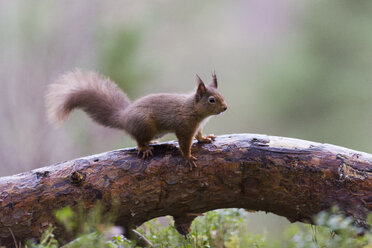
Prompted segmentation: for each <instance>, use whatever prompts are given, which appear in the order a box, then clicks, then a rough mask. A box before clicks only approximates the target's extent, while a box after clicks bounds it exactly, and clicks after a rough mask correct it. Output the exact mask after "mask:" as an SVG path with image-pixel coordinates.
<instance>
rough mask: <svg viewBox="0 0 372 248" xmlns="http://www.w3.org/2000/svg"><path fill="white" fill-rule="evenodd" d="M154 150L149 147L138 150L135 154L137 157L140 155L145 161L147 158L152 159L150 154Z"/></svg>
mask: <svg viewBox="0 0 372 248" xmlns="http://www.w3.org/2000/svg"><path fill="white" fill-rule="evenodd" d="M153 149H154V148H153V147H151V146H147V147H144V148H140V147H139V148H138V152H137V156H140V155H141V153H142V159H146V158H148V157H152V156H153V154H152V150H153Z"/></svg>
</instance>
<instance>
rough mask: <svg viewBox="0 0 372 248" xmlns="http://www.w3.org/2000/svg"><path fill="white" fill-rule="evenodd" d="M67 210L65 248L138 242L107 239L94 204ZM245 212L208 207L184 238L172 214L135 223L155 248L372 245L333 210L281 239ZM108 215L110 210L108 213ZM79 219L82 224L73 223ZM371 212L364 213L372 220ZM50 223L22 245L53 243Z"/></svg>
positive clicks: (62, 218) (63, 213)
mask: <svg viewBox="0 0 372 248" xmlns="http://www.w3.org/2000/svg"><path fill="white" fill-rule="evenodd" d="M80 214H81V211H80V210H79V211H78V213H75V212H73V211H72V209H71V208H70V207H66V208H63V209H61V210H59V211H57V212H56V214H55V215H56V218H57V220H58V222H59V223H61V224H63V225H64V226H65V228H66V230H68V231H70V232H71V231H73V230H79V231H74V232H75V233H74V234H75V235H76V239H75V240H74V241H72V242H71V243H69V244H67V245H65V246H64V247H65V248H77V247H93V248H95V247H97V248H98V247H103V248H106V247H107V248H123V247H132V248H135V247H137V246H136V244H135V242H134V241H130V240H128V239H126V238H125V237H124V236H123V235H118V236H114V237H113V238H109V237H108V236H107V235H105V231H106V230H108V228H109V227H110V226H111V225H110V224H109V222H110V221H109V220H112V217H107V216H104V215H103V214H102V211H101V207H100V206H99V205H98V206H96V207H95V208H93V209H92V210H91V211H89V212H88V213H86V214H84V215H83V216H84V217H78V215H80ZM247 215H248V213H247V212H246V211H244V210H242V209H223V210H215V211H210V212H207V213H206V214H205V215H204V216H201V217H198V218H196V219H195V220H194V222H193V224H192V226H191V228H192V231H191V232H190V234H188V235H187V236H186V237H184V236H182V235H180V234H179V233H178V232H177V231H176V229H175V228H174V226H173V219H172V218H171V217H167V218H166V219H165V220H164V219H162V220H161V221H160V220H159V219H153V220H151V221H148V222H146V223H144V224H143V225H142V226H140V227H139V228H138V229H137V231H138V232H140V233H141V234H143V235H144V236H145V237H146V238H147V239H148V240H149V241H151V242H152V243H153V244H154V247H184V248H191V247H203V248H208V247H226V248H242V247H256V248H280V247H288V248H328V247H329V248H333V247H335V248H349V247H351V248H353V247H356V248H359V247H360V248H371V247H372V232H371V231H366V232H365V233H363V230H362V229H361V228H360V227H357V226H355V225H354V220H353V219H352V218H351V217H346V216H344V215H342V214H338V213H337V209H332V210H331V211H327V212H321V213H319V214H318V215H317V216H316V217H315V218H314V223H315V224H316V225H317V226H314V225H310V224H292V225H289V226H288V227H287V228H286V229H285V230H284V232H283V235H282V237H281V238H280V239H273V238H270V237H266V236H262V235H259V234H256V235H254V234H251V233H249V232H248V230H247V223H246V218H247ZM110 216H112V215H110ZM78 222H82V223H78ZM371 222H372V215H370V216H369V217H368V223H369V224H371ZM78 226H81V228H76V227H78ZM53 230H54V229H53V228H52V227H50V228H49V229H48V230H47V231H45V233H44V234H43V237H42V239H41V242H40V244H28V246H26V247H34V248H56V247H58V242H57V241H56V239H55V238H54V235H53Z"/></svg>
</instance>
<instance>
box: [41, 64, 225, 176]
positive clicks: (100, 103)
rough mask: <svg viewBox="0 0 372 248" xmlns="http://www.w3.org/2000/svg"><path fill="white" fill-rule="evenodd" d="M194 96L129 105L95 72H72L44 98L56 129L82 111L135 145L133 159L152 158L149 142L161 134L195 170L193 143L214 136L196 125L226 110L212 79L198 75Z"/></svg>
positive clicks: (154, 96) (150, 99)
mask: <svg viewBox="0 0 372 248" xmlns="http://www.w3.org/2000/svg"><path fill="white" fill-rule="evenodd" d="M196 81H197V84H198V87H197V90H196V92H195V93H193V94H150V95H147V96H144V97H141V98H139V99H137V100H136V101H134V102H133V103H131V102H130V100H129V98H128V97H127V95H126V94H125V93H124V92H123V91H122V90H120V89H119V87H118V86H117V85H116V84H115V83H114V82H112V81H111V80H110V79H109V78H106V77H103V76H101V75H99V74H97V73H95V72H89V71H88V72H83V71H80V70H75V71H71V72H67V73H66V74H64V75H62V76H60V77H59V78H58V80H57V81H56V82H55V83H53V84H51V85H50V87H49V91H48V93H47V95H46V104H47V111H48V118H49V120H50V121H51V122H53V123H55V124H61V123H62V122H63V121H64V120H66V119H67V117H68V116H69V114H70V113H71V112H72V110H73V109H75V108H80V109H82V110H83V111H85V112H86V113H87V114H88V115H89V116H90V117H91V118H92V119H93V120H95V121H96V122H98V123H100V124H101V125H104V126H107V127H111V128H118V129H122V130H124V131H126V132H127V133H128V134H130V136H132V138H133V139H135V140H136V141H137V146H138V155H140V154H141V153H142V157H143V158H144V159H145V158H147V157H149V156H152V155H153V154H152V149H153V148H152V147H151V146H149V144H150V141H151V140H153V139H157V138H160V137H161V136H163V135H164V134H166V133H175V134H176V136H177V139H178V143H179V147H180V150H181V152H182V155H183V157H184V158H185V159H186V161H187V163H188V164H189V166H190V170H192V168H193V167H197V166H196V163H195V161H196V158H195V157H194V156H192V155H191V145H192V140H193V138H194V137H196V139H197V140H198V142H207V143H209V142H212V140H214V138H215V137H214V136H213V135H208V136H203V135H202V125H201V123H202V122H203V121H204V120H206V118H208V117H210V116H212V115H217V114H220V113H221V112H224V111H225V110H226V109H227V105H226V103H225V100H224V98H223V96H222V95H221V94H220V93H219V92H218V91H217V86H218V85H217V77H216V74H215V73H213V74H212V82H211V83H210V84H208V85H205V84H204V83H203V81H202V80H201V79H200V77H199V76H198V75H196Z"/></svg>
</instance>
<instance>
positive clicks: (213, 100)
mask: <svg viewBox="0 0 372 248" xmlns="http://www.w3.org/2000/svg"><path fill="white" fill-rule="evenodd" d="M208 101H209V102H210V103H215V102H216V100H215V99H214V97H213V96H211V97H209V99H208Z"/></svg>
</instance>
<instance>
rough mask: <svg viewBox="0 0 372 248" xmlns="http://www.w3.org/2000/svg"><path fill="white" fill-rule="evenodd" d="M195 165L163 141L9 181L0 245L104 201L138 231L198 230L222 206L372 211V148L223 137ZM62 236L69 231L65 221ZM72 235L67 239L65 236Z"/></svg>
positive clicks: (294, 215)
mask: <svg viewBox="0 0 372 248" xmlns="http://www.w3.org/2000/svg"><path fill="white" fill-rule="evenodd" d="M192 154H193V155H194V156H196V157H197V158H198V160H197V165H198V167H197V168H195V169H194V170H193V171H189V167H188V166H187V165H186V163H185V160H184V159H183V158H182V157H181V156H180V153H179V151H178V149H177V143H176V142H167V143H162V144H157V145H154V157H153V158H151V159H146V160H141V159H139V158H137V150H136V149H135V148H129V149H123V150H117V151H111V152H106V153H102V154H98V155H93V156H89V157H85V158H79V159H75V160H72V161H67V162H63V163H58V164H55V165H51V166H48V167H43V168H40V169H36V170H33V171H29V172H25V173H22V174H18V175H14V176H9V177H3V178H0V206H1V211H0V244H1V245H6V246H9V247H10V246H12V244H13V238H12V235H11V233H10V231H9V228H10V229H11V230H12V232H13V233H14V235H15V237H16V239H17V240H18V241H22V242H23V241H24V240H26V239H29V238H33V237H36V238H37V237H40V235H41V233H42V232H43V231H44V230H45V229H46V228H47V227H48V225H49V224H55V220H54V218H53V211H54V210H56V209H59V208H61V207H64V206H66V205H71V206H76V205H77V204H78V203H79V202H82V203H83V204H84V206H85V207H86V208H87V209H89V208H90V207H92V206H93V205H94V204H95V202H96V201H97V200H100V201H102V202H103V205H104V208H105V210H106V211H109V210H110V208H111V203H112V199H116V200H117V201H119V204H120V208H119V209H118V213H117V214H118V218H117V220H116V224H117V225H121V226H123V227H125V230H127V231H128V230H130V229H131V228H135V227H136V226H138V225H140V224H142V223H143V222H145V221H147V220H150V219H152V218H155V217H159V216H164V215H172V216H174V218H175V222H176V223H175V225H176V228H177V230H179V232H181V233H187V232H188V231H189V225H190V224H191V221H192V220H193V219H194V218H195V217H197V216H198V215H199V214H200V213H204V212H206V211H208V210H213V209H218V208H232V207H234V208H245V209H250V210H263V211H267V212H272V213H275V214H278V215H281V216H285V217H287V218H288V219H289V220H290V221H292V222H294V221H310V220H311V218H312V216H313V215H314V214H316V213H318V212H319V211H322V210H326V209H328V208H330V207H332V206H334V205H338V206H339V208H340V209H341V210H342V211H343V212H344V213H346V214H347V215H352V216H354V217H355V218H356V219H357V220H358V221H359V223H360V224H361V225H366V222H365V219H366V216H367V214H368V212H369V211H371V210H372V193H371V192H372V155H371V154H366V153H363V152H358V151H353V150H350V149H346V148H342V147H338V146H333V145H329V144H320V143H314V142H308V141H304V140H297V139H290V138H282V137H273V136H266V135H257V134H234V135H223V136H218V137H217V138H216V140H215V141H214V142H213V143H211V144H196V143H195V144H194V145H193V148H192ZM56 235H57V237H64V235H65V233H64V230H63V229H62V228H57V229H56ZM67 240H68V238H66V241H67Z"/></svg>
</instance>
